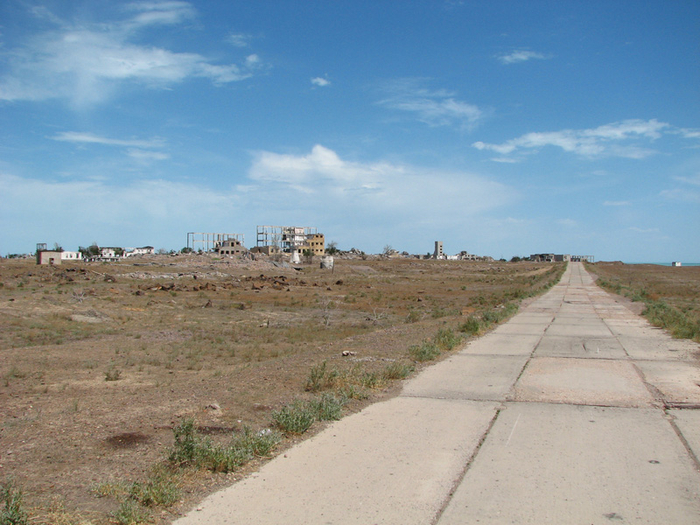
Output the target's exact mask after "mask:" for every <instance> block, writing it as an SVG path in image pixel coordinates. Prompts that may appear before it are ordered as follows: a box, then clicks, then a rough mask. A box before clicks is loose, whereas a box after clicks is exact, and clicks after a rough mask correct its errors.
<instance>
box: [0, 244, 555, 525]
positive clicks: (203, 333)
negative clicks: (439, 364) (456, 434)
mask: <svg viewBox="0 0 700 525" xmlns="http://www.w3.org/2000/svg"><path fill="white" fill-rule="evenodd" d="M562 269H563V267H562V266H561V265H538V264H531V263H491V264H487V263H474V262H458V261H419V260H404V259H400V260H386V259H384V260H371V259H369V260H360V259H357V260H342V259H336V265H335V269H334V271H333V272H332V273H331V272H329V271H327V270H321V269H319V268H318V267H317V265H315V264H314V265H308V266H304V267H303V268H302V269H301V270H300V271H297V270H294V269H291V268H283V267H279V266H275V265H273V264H272V263H271V262H269V261H252V262H251V261H239V260H232V259H221V260H217V259H214V258H211V257H209V256H196V255H191V256H178V257H167V256H161V257H153V258H144V259H140V260H136V261H125V262H120V263H113V264H100V263H91V264H83V263H71V264H64V265H62V266H59V267H38V266H36V265H34V264H33V263H32V262H27V261H16V260H2V261H0V348H1V349H2V350H1V352H2V359H0V377H1V378H2V382H0V418H1V419H0V431H1V432H2V433H1V434H0V435H1V437H2V440H3V450H4V451H5V452H4V454H3V457H2V458H0V462H1V463H2V472H3V473H4V474H3V475H4V476H10V475H12V476H13V477H14V479H15V480H16V482H17V483H18V486H21V487H23V489H24V497H25V502H26V504H27V505H28V508H30V509H35V510H34V511H32V512H33V516H34V518H35V521H36V520H39V516H45V515H47V511H46V509H48V508H50V506H51V504H52V503H51V502H52V501H54V499H55V498H57V497H58V498H60V500H61V502H62V505H64V507H62V511H61V512H64V514H65V516H71V520H74V521H75V522H78V521H80V522H85V523H88V522H90V523H95V524H97V523H106V522H109V520H110V519H111V518H109V516H110V515H112V516H115V515H116V514H115V513H119V512H126V511H127V510H129V511H131V510H133V511H134V512H136V511H137V510H139V509H126V508H121V507H120V503H119V498H117V497H97V495H96V493H95V490H94V487H96V486H101V487H107V486H112V485H110V484H113V486H123V485H122V484H127V485H128V484H130V483H139V482H145V480H147V479H148V476H149V472H151V471H152V468H153V466H154V465H157V464H158V463H159V462H162V461H163V458H164V454H165V451H166V450H168V447H171V446H172V445H173V432H172V429H173V428H175V427H177V426H178V425H179V424H180V423H181V422H182V421H184V420H185V419H187V418H192V419H193V420H194V421H196V425H197V431H198V432H200V433H202V434H203V435H206V436H208V437H209V438H210V439H211V440H212V443H213V444H217V443H225V442H227V440H228V439H229V438H230V437H231V435H233V434H235V433H240V432H244V429H245V428H250V429H251V430H252V431H253V432H259V431H261V430H265V429H267V428H270V427H271V426H272V425H273V414H274V413H277V412H278V411H280V410H281V409H282V408H283V407H285V406H287V405H289V404H290V403H292V402H293V401H294V400H295V399H301V400H302V401H309V400H311V399H314V398H316V397H317V396H319V395H323V394H324V392H321V391H324V390H327V391H329V393H332V394H333V395H337V396H342V397H343V399H346V400H347V404H346V405H345V408H344V409H343V410H344V411H345V413H347V412H352V411H356V410H359V409H361V408H362V407H363V406H365V405H366V404H367V403H370V402H373V401H376V400H378V399H382V398H384V397H386V396H388V395H392V393H393V392H395V391H396V387H395V382H396V380H398V379H401V378H404V377H406V376H408V375H409V374H411V373H413V371H414V370H418V369H420V367H421V366H424V365H422V364H420V363H418V362H416V359H414V358H412V357H411V355H410V352H409V349H410V348H411V347H412V346H413V345H420V344H421V342H423V341H435V342H436V344H444V341H442V339H444V337H445V334H448V333H449V332H447V330H452V334H458V335H462V333H460V332H459V326H460V325H461V324H463V323H464V322H465V319H467V318H468V317H470V316H471V317H472V318H474V319H478V320H480V322H486V321H487V320H491V319H494V318H496V317H498V315H500V314H499V313H500V312H502V311H504V310H508V309H507V308H503V305H505V304H506V303H508V302H509V301H513V300H517V299H520V298H523V297H527V296H529V295H531V294H532V293H536V292H538V291H542V290H543V289H544V288H545V287H546V286H547V285H549V284H551V283H552V282H554V281H556V280H558V275H559V274H558V273H557V272H560V271H561V270H562ZM498 306H501V307H500V308H497V307H498ZM439 330H443V332H442V334H443V336H442V338H441V339H435V338H436V337H437V334H438V331H439ZM446 352H449V350H441V354H442V355H444V354H446ZM324 362H325V363H327V365H326V366H327V368H326V371H325V372H324V374H327V375H328V374H330V372H331V371H333V374H331V375H333V377H332V378H330V379H329V377H325V378H322V380H319V381H321V382H323V386H322V387H319V388H317V389H316V390H317V392H314V391H312V390H313V389H309V390H307V387H308V382H309V379H310V374H311V371H312V370H313V369H314V367H320V366H321V365H322V363H324ZM331 379H332V380H331ZM319 425H322V423H318V422H317V423H314V425H313V426H312V428H311V431H312V432H313V431H315V430H314V429H317V428H320V427H319ZM298 439H301V438H300V437H297V436H296V435H290V436H288V437H287V438H285V440H283V442H282V443H281V444H280V450H283V449H284V447H286V446H289V445H290V444H291V443H293V442H294V441H295V440H298ZM259 461H261V460H260V459H255V460H253V461H252V463H251V464H250V465H249V466H247V467H244V468H243V469H244V470H243V471H242V473H244V472H245V469H253V468H256V465H258V464H259ZM242 473H241V472H235V473H233V474H228V475H226V474H215V473H211V472H207V473H199V471H197V472H195V473H193V472H190V473H187V474H182V475H181V476H180V479H178V483H179V484H180V485H181V486H182V493H183V499H184V503H183V505H187V504H188V503H189V502H191V501H192V500H193V499H194V498H198V497H200V496H201V495H202V494H204V493H206V492H208V491H211V490H213V489H214V488H216V487H217V486H219V485H221V484H225V483H230V482H232V481H233V479H234V478H233V477H237V476H240V475H243V474H242ZM231 476H233V477H231ZM0 482H2V480H1V479H0ZM177 507H178V505H177V504H176V505H175V508H177ZM41 509H44V510H43V511H42V510H41ZM170 512H171V511H166V512H165V514H163V513H162V512H161V511H158V512H156V513H155V518H154V519H156V520H160V521H161V522H167V521H169V520H170V519H171V518H172V516H173V515H172V514H170ZM66 519H67V518H66Z"/></svg>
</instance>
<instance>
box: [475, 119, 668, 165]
mask: <svg viewBox="0 0 700 525" xmlns="http://www.w3.org/2000/svg"><path fill="white" fill-rule="evenodd" d="M668 128H669V124H666V123H663V122H658V121H657V120H655V119H652V120H638V119H634V120H625V121H622V122H615V123H612V124H606V125H603V126H599V127H597V128H593V129H583V130H571V129H565V130H561V131H551V132H533V133H526V134H525V135H522V136H521V137H518V138H515V139H511V140H508V141H506V142H504V143H503V144H488V143H485V142H481V141H479V142H474V143H473V144H472V146H473V147H475V148H476V149H478V150H487V151H495V152H496V153H499V154H501V155H509V154H511V153H514V152H517V151H523V150H538V149H540V148H543V147H545V146H555V147H558V148H561V149H563V150H564V151H566V152H569V153H575V154H577V155H581V156H585V157H600V156H615V157H626V158H632V159H642V158H645V157H648V156H650V155H653V154H654V153H656V152H655V151H654V150H652V149H649V148H645V147H642V146H639V145H638V144H630V143H629V141H638V140H640V139H647V141H653V140H656V139H658V138H660V137H661V136H662V134H663V133H664V132H666V130H668ZM624 141H627V142H626V143H624V144H622V142H624Z"/></svg>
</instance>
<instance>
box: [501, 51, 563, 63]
mask: <svg viewBox="0 0 700 525" xmlns="http://www.w3.org/2000/svg"><path fill="white" fill-rule="evenodd" d="M496 58H497V59H498V60H499V61H500V62H501V64H506V65H510V64H517V63H519V62H527V61H528V60H547V59H549V58H552V57H551V56H550V55H545V54H543V53H537V52H536V51H528V50H526V49H516V50H514V51H511V52H510V53H503V54H501V55H497V56H496Z"/></svg>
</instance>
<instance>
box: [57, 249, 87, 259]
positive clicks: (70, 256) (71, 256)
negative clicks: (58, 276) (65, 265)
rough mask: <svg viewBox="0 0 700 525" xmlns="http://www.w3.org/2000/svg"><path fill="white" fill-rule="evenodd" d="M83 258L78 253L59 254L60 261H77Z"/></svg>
mask: <svg viewBox="0 0 700 525" xmlns="http://www.w3.org/2000/svg"><path fill="white" fill-rule="evenodd" d="M82 258H83V256H82V255H81V253H80V252H66V251H63V252H61V260H62V261H79V260H81V259H82Z"/></svg>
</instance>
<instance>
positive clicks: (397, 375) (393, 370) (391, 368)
mask: <svg viewBox="0 0 700 525" xmlns="http://www.w3.org/2000/svg"><path fill="white" fill-rule="evenodd" d="M415 369H416V367H415V366H413V365H412V364H410V363H399V362H396V363H391V364H389V365H387V366H386V367H385V368H384V370H383V372H382V377H383V378H384V379H386V380H387V381H392V380H395V379H406V378H407V377H408V376H410V375H411V374H412V373H413V371H414V370H415Z"/></svg>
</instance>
